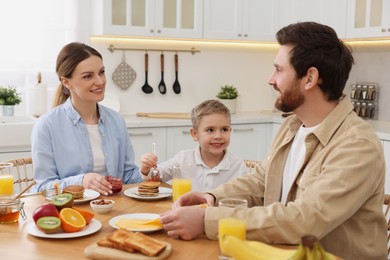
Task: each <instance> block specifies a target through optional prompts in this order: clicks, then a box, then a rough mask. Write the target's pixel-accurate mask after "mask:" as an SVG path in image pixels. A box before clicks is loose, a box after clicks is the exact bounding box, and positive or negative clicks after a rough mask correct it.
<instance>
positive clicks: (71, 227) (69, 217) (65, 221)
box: [59, 208, 87, 232]
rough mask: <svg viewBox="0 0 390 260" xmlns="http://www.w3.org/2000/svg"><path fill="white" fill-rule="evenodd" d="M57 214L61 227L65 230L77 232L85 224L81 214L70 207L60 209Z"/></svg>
mask: <svg viewBox="0 0 390 260" xmlns="http://www.w3.org/2000/svg"><path fill="white" fill-rule="evenodd" d="M59 215H60V219H61V227H62V229H63V230H64V231H65V232H78V231H80V230H82V229H83V228H84V227H85V225H86V224H87V222H86V221H85V219H84V217H83V215H81V214H80V213H79V212H78V211H77V210H74V209H72V208H63V209H61V211H60V214H59Z"/></svg>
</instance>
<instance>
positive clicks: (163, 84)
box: [158, 53, 167, 94]
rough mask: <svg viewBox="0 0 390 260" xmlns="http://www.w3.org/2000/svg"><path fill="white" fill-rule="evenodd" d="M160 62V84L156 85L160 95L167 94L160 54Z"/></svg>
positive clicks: (162, 56)
mask: <svg viewBox="0 0 390 260" xmlns="http://www.w3.org/2000/svg"><path fill="white" fill-rule="evenodd" d="M160 62H161V81H160V84H158V90H159V91H160V93H161V94H165V93H167V87H166V86H165V82H164V54H163V53H161V55H160Z"/></svg>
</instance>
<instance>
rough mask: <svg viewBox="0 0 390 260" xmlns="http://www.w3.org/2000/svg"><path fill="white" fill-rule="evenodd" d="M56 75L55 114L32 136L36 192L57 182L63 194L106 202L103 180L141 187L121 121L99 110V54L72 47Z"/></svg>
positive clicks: (109, 190)
mask: <svg viewBox="0 0 390 260" xmlns="http://www.w3.org/2000/svg"><path fill="white" fill-rule="evenodd" d="M56 72H57V75H58V78H59V80H60V85H59V87H58V89H57V93H56V96H55V99H54V106H55V108H54V109H52V110H51V111H50V112H48V113H46V114H44V115H43V116H41V117H40V118H39V119H38V120H37V122H36V124H35V125H34V128H33V132H32V158H33V162H34V178H35V180H36V182H37V184H36V186H35V189H36V190H37V191H41V190H43V189H47V188H52V187H53V185H54V182H57V181H58V183H59V185H60V187H61V188H64V187H66V186H68V185H82V186H83V187H84V188H86V189H93V190H95V191H97V192H99V193H100V194H103V195H106V196H107V195H109V194H111V193H112V186H111V184H110V183H109V182H107V181H106V180H105V176H107V175H113V176H117V177H119V178H121V179H122V180H123V182H124V183H136V182H140V181H142V178H141V177H140V175H139V170H138V167H137V166H136V165H135V164H134V156H135V155H134V150H133V146H132V144H131V142H130V140H129V137H128V133H127V128H126V125H125V122H124V120H123V118H122V117H121V116H120V114H119V113H117V112H115V111H113V110H111V109H109V108H107V107H104V106H102V105H100V104H98V102H99V101H101V100H103V98H104V91H105V86H106V76H105V68H104V65H103V59H102V56H101V54H100V53H99V52H97V51H96V50H95V49H93V48H91V47H90V46H87V45H85V44H82V43H70V44H68V45H66V46H64V47H63V48H62V50H61V52H60V53H59V55H58V57H57V65H56Z"/></svg>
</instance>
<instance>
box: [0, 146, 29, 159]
mask: <svg viewBox="0 0 390 260" xmlns="http://www.w3.org/2000/svg"><path fill="white" fill-rule="evenodd" d="M30 157H31V148H26V149H20V150H11V151H2V152H0V162H4V161H8V160H12V159H17V158H30Z"/></svg>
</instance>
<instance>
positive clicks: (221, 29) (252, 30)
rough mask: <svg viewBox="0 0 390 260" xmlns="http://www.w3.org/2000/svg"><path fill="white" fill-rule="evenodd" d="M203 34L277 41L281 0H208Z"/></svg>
mask: <svg viewBox="0 0 390 260" xmlns="http://www.w3.org/2000/svg"><path fill="white" fill-rule="evenodd" d="M203 4H204V11H203V12H204V18H203V37H204V38H206V39H223V40H240V41H245V40H246V41H270V40H271V41H274V40H275V27H274V23H275V21H274V19H275V16H274V10H275V5H276V4H277V1H269V0H204V3H203Z"/></svg>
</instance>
